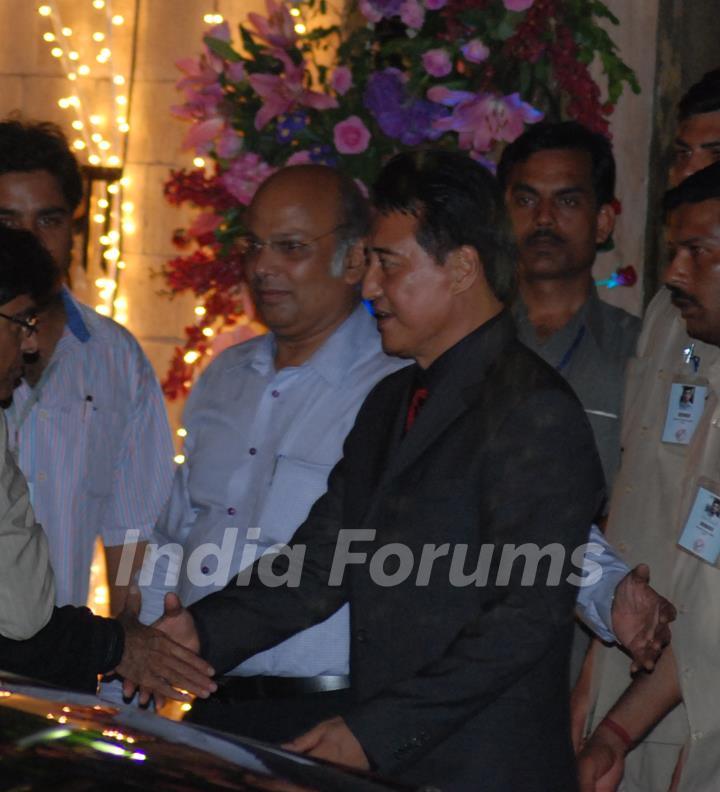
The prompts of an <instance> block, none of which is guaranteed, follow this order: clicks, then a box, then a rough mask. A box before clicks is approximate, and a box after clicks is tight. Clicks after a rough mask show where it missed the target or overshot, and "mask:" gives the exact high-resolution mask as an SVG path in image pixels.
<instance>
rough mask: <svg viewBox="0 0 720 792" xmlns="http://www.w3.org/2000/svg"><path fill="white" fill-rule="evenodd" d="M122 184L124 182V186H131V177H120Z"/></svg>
mask: <svg viewBox="0 0 720 792" xmlns="http://www.w3.org/2000/svg"><path fill="white" fill-rule="evenodd" d="M120 184H122V186H123V187H129V186H130V177H129V176H123V177H122V179H120Z"/></svg>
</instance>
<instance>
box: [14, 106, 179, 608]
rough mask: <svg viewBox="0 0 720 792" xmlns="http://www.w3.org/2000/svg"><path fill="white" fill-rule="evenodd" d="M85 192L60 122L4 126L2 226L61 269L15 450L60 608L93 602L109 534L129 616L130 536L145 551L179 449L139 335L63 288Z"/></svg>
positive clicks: (20, 395) (114, 593) (27, 366)
mask: <svg viewBox="0 0 720 792" xmlns="http://www.w3.org/2000/svg"><path fill="white" fill-rule="evenodd" d="M82 193H83V185H82V179H81V176H80V170H79V167H78V163H77V160H76V159H75V157H74V155H73V153H72V152H71V151H70V148H69V147H68V144H67V141H66V140H65V138H64V136H63V135H62V133H61V132H60V130H59V129H57V128H56V127H54V126H53V125H52V124H47V123H31V122H22V121H18V120H8V121H4V122H0V223H2V224H3V225H5V226H8V227H12V228H23V229H26V230H28V231H31V232H32V233H33V234H35V236H36V237H38V238H39V239H40V240H41V241H42V243H43V244H44V245H45V247H46V248H47V250H48V251H49V252H50V254H51V256H52V258H53V261H54V264H55V268H56V277H55V285H54V289H53V294H52V296H51V298H50V299H49V301H48V302H47V305H45V306H44V308H43V313H42V319H41V322H40V325H39V334H38V343H37V349H36V351H35V352H34V353H33V354H32V355H26V356H25V361H24V370H23V379H22V381H21V382H20V383H19V384H18V387H17V389H16V390H15V392H14V394H13V395H12V404H11V405H10V406H8V407H7V410H6V416H7V420H8V424H9V426H10V440H11V446H12V450H13V452H14V453H15V454H16V456H17V460H18V464H19V466H20V468H21V470H22V471H23V473H24V475H25V477H26V479H27V481H28V485H29V487H30V492H31V498H32V502H33V507H34V509H35V511H36V513H37V515H38V519H39V520H40V522H41V523H42V524H43V526H44V527H45V530H46V532H47V535H48V541H49V547H50V557H51V561H52V565H53V568H54V570H55V576H56V583H57V592H56V596H57V604H58V605H65V604H72V605H85V604H86V602H87V600H88V588H89V580H90V566H91V563H92V559H93V553H94V550H95V542H96V538H97V537H98V536H100V537H101V539H102V541H103V545H104V547H105V558H106V561H107V569H108V583H109V589H110V607H111V612H112V613H118V612H119V611H120V610H121V609H122V607H123V602H124V598H125V596H126V593H127V583H124V584H123V581H122V580H120V582H119V584H118V582H117V577H118V576H117V572H118V570H119V565H120V560H121V558H122V552H123V547H124V543H125V540H126V536H127V531H128V530H129V529H137V530H138V531H139V541H138V543H137V546H138V548H139V550H141V549H142V545H143V542H144V540H145V539H147V536H148V535H149V533H150V531H151V529H152V527H153V525H154V524H155V521H156V520H157V518H158V515H159V514H160V512H161V510H162V507H163V505H164V503H165V501H166V500H167V497H168V493H169V491H170V484H171V480H172V457H173V444H172V438H171V435H170V428H169V426H168V422H167V416H166V413H165V405H164V403H163V398H162V394H161V391H160V387H159V385H158V382H157V379H156V377H155V374H154V372H153V370H152V367H151V366H150V363H149V361H148V360H147V358H146V357H145V355H144V354H143V352H142V350H141V349H140V347H139V345H138V344H137V342H136V341H135V339H134V338H132V336H131V335H130V334H129V333H128V332H127V331H126V330H125V329H124V328H123V327H121V326H120V325H118V324H116V323H115V322H113V321H112V319H109V318H108V317H104V316H100V315H99V314H97V313H96V312H95V311H94V310H93V309H92V308H90V307H88V306H85V305H82V304H81V303H79V302H78V301H77V300H76V299H75V298H74V297H73V296H72V295H71V293H70V291H69V290H68V289H67V288H66V287H65V286H64V281H65V280H66V278H67V275H68V271H69V268H70V263H71V256H72V244H73V221H74V215H75V212H76V210H77V208H78V206H79V205H80V201H81V199H82ZM131 544H134V543H131ZM127 549H128V551H129V550H131V549H132V548H131V547H130V546H129V547H128V548H127ZM140 561H141V553H140V552H137V553H136V555H135V563H136V565H139V563H140Z"/></svg>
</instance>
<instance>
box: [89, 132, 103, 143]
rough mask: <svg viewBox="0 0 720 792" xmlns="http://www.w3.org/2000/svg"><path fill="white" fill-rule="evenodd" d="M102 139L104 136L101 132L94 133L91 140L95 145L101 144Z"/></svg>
mask: <svg viewBox="0 0 720 792" xmlns="http://www.w3.org/2000/svg"><path fill="white" fill-rule="evenodd" d="M102 139H103V136H102V135H101V134H100V133H99V132H93V133H92V135H90V140H92V142H93V143H99V142H100V141H101V140H102Z"/></svg>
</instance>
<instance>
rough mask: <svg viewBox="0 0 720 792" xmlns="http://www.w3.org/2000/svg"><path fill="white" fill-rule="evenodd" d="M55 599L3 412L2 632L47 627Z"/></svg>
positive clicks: (22, 634) (18, 634) (25, 634)
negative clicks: (10, 448)
mask: <svg viewBox="0 0 720 792" xmlns="http://www.w3.org/2000/svg"><path fill="white" fill-rule="evenodd" d="M54 604H55V581H54V578H53V573H52V568H51V566H50V561H49V558H48V547H47V540H46V539H45V534H44V533H43V529H42V526H40V525H39V524H38V523H37V522H35V515H34V514H33V511H32V508H31V506H30V498H29V494H28V488H27V484H26V483H25V479H24V478H23V475H22V473H21V472H20V469H19V468H18V466H17V465H16V464H15V460H14V459H13V457H12V455H11V453H10V451H9V450H8V443H7V427H6V424H5V419H4V417H3V418H0V635H3V636H5V637H6V638H12V639H13V640H24V639H26V638H30V637H31V636H33V635H35V633H36V632H37V631H38V630H40V629H41V628H43V627H44V626H45V625H46V624H47V623H48V621H49V620H50V616H51V615H52V611H53V606H54Z"/></svg>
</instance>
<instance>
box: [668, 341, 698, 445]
mask: <svg viewBox="0 0 720 792" xmlns="http://www.w3.org/2000/svg"><path fill="white" fill-rule="evenodd" d="M694 350H695V345H694V344H692V345H691V346H690V347H688V348H687V349H686V350H684V352H683V360H684V365H683V367H682V369H683V370H682V371H681V372H680V373H679V374H676V375H675V376H674V377H673V380H672V384H671V386H670V394H669V396H668V402H667V408H666V411H665V426H664V428H663V433H662V442H663V443H673V444H675V445H688V444H689V443H690V441H691V440H692V438H693V435H694V434H695V430H696V429H697V427H698V424H699V423H700V419H701V418H702V416H703V411H704V410H705V400H706V399H707V397H708V387H709V383H708V381H707V380H706V379H704V378H703V377H698V376H697V370H698V367H699V365H700V358H699V357H697V355H695V354H694Z"/></svg>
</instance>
